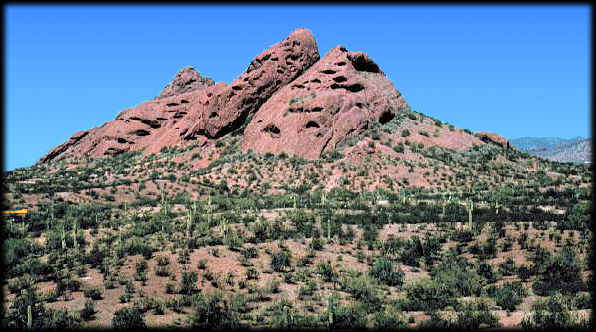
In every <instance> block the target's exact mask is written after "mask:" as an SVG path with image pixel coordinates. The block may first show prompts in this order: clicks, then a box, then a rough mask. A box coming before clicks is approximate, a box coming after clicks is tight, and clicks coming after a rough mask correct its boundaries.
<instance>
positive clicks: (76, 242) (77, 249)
mask: <svg viewBox="0 0 596 332" xmlns="http://www.w3.org/2000/svg"><path fill="white" fill-rule="evenodd" d="M72 240H73V244H74V248H75V251H76V253H78V252H79V242H78V241H77V223H76V222H75V223H74V224H73V226H72Z"/></svg>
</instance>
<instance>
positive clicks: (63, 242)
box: [62, 223, 66, 250]
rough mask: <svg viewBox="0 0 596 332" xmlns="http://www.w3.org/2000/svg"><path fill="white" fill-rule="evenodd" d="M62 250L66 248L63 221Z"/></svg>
mask: <svg viewBox="0 0 596 332" xmlns="http://www.w3.org/2000/svg"><path fill="white" fill-rule="evenodd" d="M62 250H66V230H65V229H64V223H62Z"/></svg>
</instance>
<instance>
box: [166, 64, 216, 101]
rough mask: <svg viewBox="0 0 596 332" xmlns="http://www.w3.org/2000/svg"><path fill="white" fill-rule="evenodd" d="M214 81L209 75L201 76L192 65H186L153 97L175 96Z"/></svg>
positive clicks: (211, 83)
mask: <svg viewBox="0 0 596 332" xmlns="http://www.w3.org/2000/svg"><path fill="white" fill-rule="evenodd" d="M214 84H215V82H213V80H212V79H211V78H209V77H202V76H201V74H200V73H199V72H198V71H196V69H194V68H193V67H186V68H184V69H182V70H181V71H179V72H178V74H177V75H176V77H174V80H173V81H172V82H171V83H170V84H168V85H167V86H166V87H165V88H164V89H163V91H162V92H161V93H160V94H159V96H157V98H155V99H161V98H166V97H172V96H177V95H180V94H183V93H185V92H190V91H194V90H198V89H201V88H204V87H208V86H212V85H214Z"/></svg>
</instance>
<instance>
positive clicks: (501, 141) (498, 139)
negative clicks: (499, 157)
mask: <svg viewBox="0 0 596 332" xmlns="http://www.w3.org/2000/svg"><path fill="white" fill-rule="evenodd" d="M476 136H478V137H479V138H480V139H481V140H482V141H484V142H486V143H490V142H492V143H495V144H498V145H500V146H502V147H503V148H504V149H509V140H508V139H506V138H505V137H503V136H500V135H498V134H494V133H487V132H483V131H479V132H477V133H476Z"/></svg>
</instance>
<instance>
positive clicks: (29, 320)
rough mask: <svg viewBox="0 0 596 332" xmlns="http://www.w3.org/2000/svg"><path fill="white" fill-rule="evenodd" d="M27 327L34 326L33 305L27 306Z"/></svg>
mask: <svg viewBox="0 0 596 332" xmlns="http://www.w3.org/2000/svg"><path fill="white" fill-rule="evenodd" d="M27 328H28V329H31V328H33V313H32V312H31V305H28V306H27Z"/></svg>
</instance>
